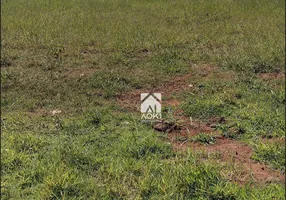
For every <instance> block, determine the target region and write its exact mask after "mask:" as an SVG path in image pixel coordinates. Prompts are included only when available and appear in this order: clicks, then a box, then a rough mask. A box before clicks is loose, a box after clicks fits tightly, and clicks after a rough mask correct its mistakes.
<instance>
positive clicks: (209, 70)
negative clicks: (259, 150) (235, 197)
mask: <svg viewBox="0 0 286 200" xmlns="http://www.w3.org/2000/svg"><path fill="white" fill-rule="evenodd" d="M194 70H195V74H196V75H199V76H203V77H206V76H211V75H213V73H214V72H215V71H216V70H217V68H216V67H213V66H203V67H200V68H198V69H196V68H195V69H194ZM218 74H219V77H220V78H221V79H225V80H227V79H231V78H234V76H235V75H234V74H233V73H229V74H228V73H226V72H219V73H218ZM216 75H217V74H216ZM191 76H192V74H191V73H188V74H185V75H182V76H178V77H174V78H173V79H171V80H169V81H168V82H167V83H164V84H162V85H160V86H158V87H156V88H146V89H139V90H134V91H132V92H129V93H128V94H123V95H120V96H118V98H117V101H118V102H119V104H120V105H121V106H122V107H124V108H126V109H127V110H129V111H138V112H139V110H140V93H142V92H161V94H162V96H163V97H165V98H166V99H165V100H164V99H163V106H166V105H169V106H174V107H176V108H177V110H176V112H175V113H174V118H175V119H177V120H178V121H180V123H179V124H168V125H166V126H164V124H163V123H164V122H163V123H162V125H160V124H159V125H154V126H153V128H154V129H155V130H156V131H160V132H164V133H167V134H168V140H169V141H170V142H171V144H172V146H173V148H174V150H176V151H186V150H187V149H188V148H190V149H192V150H193V151H204V152H206V153H218V154H220V155H221V158H220V159H218V162H221V163H230V162H232V163H233V164H235V165H237V166H240V167H241V169H240V171H239V172H237V173H235V174H231V175H230V176H229V177H228V178H229V179H230V180H232V181H235V182H238V183H240V184H244V183H246V182H249V181H254V182H257V183H265V182H267V183H269V182H276V181H277V182H285V177H284V176H283V175H282V174H281V173H280V172H279V171H277V170H273V169H271V168H270V167H269V166H267V165H265V164H262V163H259V162H256V161H254V160H253V159H251V155H252V153H253V152H252V149H251V148H250V147H249V146H248V145H247V144H245V143H242V142H240V141H235V140H231V139H228V138H225V137H223V136H221V135H220V134H219V133H218V132H217V131H215V125H216V124H220V123H226V119H224V118H222V117H217V118H212V119H208V120H207V121H204V122H202V121H200V120H196V119H189V118H187V117H186V116H184V115H183V111H182V110H181V109H180V108H179V106H180V101H179V100H178V99H177V98H176V97H175V96H174V94H176V93H179V92H182V91H184V90H191V89H192V88H193V85H191V83H190V77H191ZM273 76H274V75H264V78H265V77H273ZM275 76H276V77H280V75H275ZM199 133H206V134H212V135H214V136H215V137H216V142H215V144H213V145H204V144H200V143H194V142H190V141H189V140H188V138H191V137H193V136H196V135H198V134H199Z"/></svg>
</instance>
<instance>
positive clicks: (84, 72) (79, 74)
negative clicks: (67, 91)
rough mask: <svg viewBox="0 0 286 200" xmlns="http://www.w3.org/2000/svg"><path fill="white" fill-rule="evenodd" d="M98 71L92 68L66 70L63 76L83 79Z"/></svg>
mask: <svg viewBox="0 0 286 200" xmlns="http://www.w3.org/2000/svg"><path fill="white" fill-rule="evenodd" d="M97 70H98V69H96V68H92V67H81V68H76V69H68V70H67V72H66V73H65V74H64V76H66V77H70V78H83V77H89V76H91V75H92V74H93V73H94V72H96V71H97Z"/></svg>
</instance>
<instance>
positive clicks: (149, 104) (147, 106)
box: [141, 93, 162, 120]
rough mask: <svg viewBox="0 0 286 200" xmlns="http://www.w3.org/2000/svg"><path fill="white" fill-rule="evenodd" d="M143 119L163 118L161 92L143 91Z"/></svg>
mask: <svg viewBox="0 0 286 200" xmlns="http://www.w3.org/2000/svg"><path fill="white" fill-rule="evenodd" d="M141 113H142V116H141V119H145V120H152V119H161V118H162V116H161V94H160V93H142V94H141Z"/></svg>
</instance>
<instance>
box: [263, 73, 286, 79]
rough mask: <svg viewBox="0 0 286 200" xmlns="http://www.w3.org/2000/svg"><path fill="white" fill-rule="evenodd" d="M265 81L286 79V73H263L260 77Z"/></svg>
mask: <svg viewBox="0 0 286 200" xmlns="http://www.w3.org/2000/svg"><path fill="white" fill-rule="evenodd" d="M258 77H259V78H261V79H263V80H273V79H284V78H285V74H284V73H262V74H259V75H258Z"/></svg>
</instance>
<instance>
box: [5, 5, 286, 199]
mask: <svg viewBox="0 0 286 200" xmlns="http://www.w3.org/2000/svg"><path fill="white" fill-rule="evenodd" d="M284 7H285V2H283V1H280V0H277V1H266V0H262V1H255V0H251V1H246V0H240V1H227V0H220V1H218V0H211V1H206V0H205V1H198V0H194V1H191V2H189V1H186V0H178V1H169V0H160V1H149V0H144V1H139V0H137V1H136V0H132V1H125V0H118V1H115V0H111V1H103V0H95V1H92V0H86V1H75V0H70V1H67V0H62V1H56V0H49V1H43V0H37V1H36V0H30V1H28V0H22V1H12V0H10V1H8V0H3V1H2V2H1V8H2V13H1V14H2V24H1V25H2V26H1V36H2V37H1V85H2V88H1V89H2V90H1V92H2V95H1V110H2V113H1V114H2V115H1V142H2V144H1V159H2V168H1V175H2V180H1V181H2V182H1V197H2V198H3V199H249V198H251V199H271V198H275V199H284V195H285V192H284V189H285V187H284V185H283V184H282V183H270V184H266V183H265V184H264V183H261V184H251V183H246V184H245V185H242V186H241V185H238V184H237V183H235V182H231V181H229V180H228V179H226V178H225V177H224V176H222V174H221V171H223V170H227V171H229V172H230V173H231V172H232V170H233V169H232V168H231V167H230V166H223V165H219V164H214V163H212V162H211V161H209V160H208V159H207V160H205V159H202V157H204V156H202V155H200V154H199V153H195V152H191V151H188V152H185V153H179V152H175V151H173V149H172V147H171V145H170V144H169V143H168V142H167V141H165V138H164V137H163V136H162V135H160V134H157V133H154V132H153V130H151V129H150V127H148V126H145V125H142V124H141V122H140V116H139V113H137V112H130V111H127V110H126V109H125V108H123V107H122V106H120V105H119V104H118V102H117V101H116V98H117V97H118V95H124V94H126V93H128V92H129V91H132V90H134V89H142V90H144V89H146V88H156V87H157V86H162V84H163V83H164V82H166V81H168V80H170V79H173V78H174V77H175V76H177V75H182V74H185V73H187V72H190V73H191V74H192V76H191V77H190V79H189V82H190V83H192V84H193V85H194V88H193V89H192V90H191V91H184V92H183V91H182V92H181V93H180V94H178V95H179V96H178V97H179V98H180V100H181V102H182V104H183V106H182V108H183V110H184V115H185V116H187V117H193V118H194V119H198V120H202V121H205V120H206V121H207V120H209V119H210V118H213V117H222V116H223V117H225V118H226V120H227V123H226V124H224V125H218V126H217V129H218V130H219V131H220V132H221V134H223V135H224V136H226V137H229V138H232V139H239V140H241V141H243V142H246V143H248V144H249V145H250V146H252V148H253V150H254V152H255V154H254V155H253V158H254V159H255V160H257V161H259V162H263V163H264V162H265V163H267V164H269V165H270V166H271V167H273V168H276V169H277V170H280V171H281V172H285V160H284V159H283V157H284V154H285V152H284V150H285V146H279V145H277V144H271V145H269V144H264V142H260V143H259V144H257V145H253V141H256V140H257V139H258V140H259V141H260V139H261V138H264V139H265V138H266V139H267V138H273V139H275V138H279V137H281V136H283V135H284V132H285V124H284V121H285V117H284V115H285V109H284V108H285V92H284V90H285V81H284V80H283V79H271V80H268V81H264V80H261V79H260V78H257V75H259V74H261V73H266V72H271V73H277V72H284V71H285V70H284V65H285V59H284V55H285V49H284V48H285V47H284V44H285V37H284V36H285V21H284V18H285V9H284ZM203 65H211V66H217V67H218V69H217V71H215V72H208V71H207V72H203V71H202V70H200V69H198V66H203ZM203 73H205V74H206V75H207V76H205V74H203ZM220 73H226V74H233V77H228V76H226V77H224V78H220V77H219V76H218V75H219V74H220ZM81 74H83V76H81ZM199 85H200V87H198V86H199ZM146 90H147V89H146ZM146 92H147V91H146ZM158 92H167V91H158ZM138 98H139V97H138ZM138 101H139V99H138ZM134 103H137V102H134ZM55 109H60V110H61V111H62V113H61V114H59V115H52V114H51V113H50V111H52V110H55ZM169 117H170V118H171V119H172V116H169ZM197 140H198V141H201V142H204V143H205V142H207V143H210V142H212V138H208V137H207V136H205V135H199V136H197ZM261 141H262V140H261ZM283 152H284V153H283ZM203 160H205V161H203Z"/></svg>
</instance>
